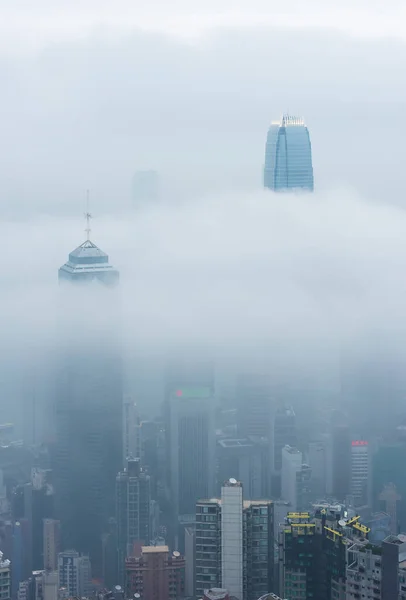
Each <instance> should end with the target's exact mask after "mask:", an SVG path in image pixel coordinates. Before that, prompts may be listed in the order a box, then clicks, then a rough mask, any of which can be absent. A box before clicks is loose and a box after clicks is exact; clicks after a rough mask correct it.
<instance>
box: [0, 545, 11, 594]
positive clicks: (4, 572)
mask: <svg viewBox="0 0 406 600" xmlns="http://www.w3.org/2000/svg"><path fill="white" fill-rule="evenodd" d="M0 600H11V563H10V561H9V560H6V559H4V558H3V553H2V552H0Z"/></svg>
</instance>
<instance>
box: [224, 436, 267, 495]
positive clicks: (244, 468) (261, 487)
mask: <svg viewBox="0 0 406 600" xmlns="http://www.w3.org/2000/svg"><path fill="white" fill-rule="evenodd" d="M230 474H234V475H235V476H236V479H238V481H240V482H241V483H242V485H243V488H244V498H246V499H247V500H258V499H259V498H265V497H266V495H267V490H268V485H267V484H268V479H269V477H268V474H269V444H268V442H267V440H264V439H262V438H261V439H255V438H251V439H250V438H243V439H222V440H219V441H218V442H217V490H218V491H219V492H220V491H221V486H222V484H223V482H224V481H226V480H227V479H229V478H230Z"/></svg>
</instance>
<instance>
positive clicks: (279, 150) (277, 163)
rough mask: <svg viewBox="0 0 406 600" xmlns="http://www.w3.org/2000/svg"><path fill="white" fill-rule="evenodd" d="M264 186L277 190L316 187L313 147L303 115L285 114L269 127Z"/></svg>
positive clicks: (310, 188) (311, 189)
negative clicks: (292, 115) (300, 116)
mask: <svg viewBox="0 0 406 600" xmlns="http://www.w3.org/2000/svg"><path fill="white" fill-rule="evenodd" d="M264 187H266V188H268V189H270V190H274V191H276V192H280V191H286V190H295V189H297V190H306V191H309V192H312V191H313V188H314V181H313V164H312V147H311V143H310V136H309V130H308V129H307V127H306V125H305V123H304V121H303V119H301V118H298V117H291V116H289V115H283V117H282V118H281V119H280V120H279V121H274V122H273V123H272V124H271V126H270V128H269V131H268V136H267V140H266V148H265V167H264Z"/></svg>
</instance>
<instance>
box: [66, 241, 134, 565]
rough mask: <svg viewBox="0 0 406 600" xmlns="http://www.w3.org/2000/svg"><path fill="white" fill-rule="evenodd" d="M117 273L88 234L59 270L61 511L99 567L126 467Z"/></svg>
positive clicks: (74, 541) (69, 539)
mask: <svg viewBox="0 0 406 600" xmlns="http://www.w3.org/2000/svg"><path fill="white" fill-rule="evenodd" d="M88 233H89V232H88ZM118 279H119V273H118V271H117V270H116V269H114V267H112V266H111V265H110V264H109V260H108V256H107V254H105V253H104V252H103V251H102V250H100V249H99V248H98V247H97V246H96V245H95V244H93V242H91V241H90V240H89V239H87V240H86V241H85V242H84V243H83V244H82V245H81V246H79V247H78V248H76V249H75V250H73V251H72V252H71V253H70V254H69V260H68V262H67V263H66V264H64V265H63V266H62V267H61V268H60V269H59V282H60V288H59V291H60V297H59V302H60V306H59V323H58V346H59V348H58V350H59V352H58V367H59V368H58V374H57V386H56V387H57V393H56V395H55V397H56V401H55V421H56V448H55V464H54V474H55V488H56V501H57V511H58V517H59V518H60V520H61V527H62V540H63V545H64V547H68V548H75V550H78V551H80V552H86V553H90V554H91V557H92V561H93V563H94V565H95V567H96V570H97V568H98V566H100V563H101V535H102V533H103V532H104V531H106V526H107V523H108V518H109V517H111V516H113V515H114V512H115V508H114V482H115V478H116V475H117V472H118V471H119V470H120V468H121V466H122V423H123V419H122V366H121V348H120V341H119V332H120V326H119V322H118V316H117V315H118V313H119V302H118V297H117V285H116V284H117V283H118Z"/></svg>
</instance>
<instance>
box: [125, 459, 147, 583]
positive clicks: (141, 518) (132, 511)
mask: <svg viewBox="0 0 406 600" xmlns="http://www.w3.org/2000/svg"><path fill="white" fill-rule="evenodd" d="M150 505H151V490H150V478H149V475H147V474H146V473H143V472H142V470H141V466H140V459H139V458H129V459H127V467H126V469H125V470H124V471H122V472H120V473H119V474H118V475H117V478H116V522H117V550H118V573H119V583H120V584H121V585H124V568H125V559H126V557H127V556H129V555H130V554H131V551H132V548H133V546H134V543H135V542H138V543H142V544H145V545H148V544H149V543H150V542H151V522H150Z"/></svg>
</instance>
